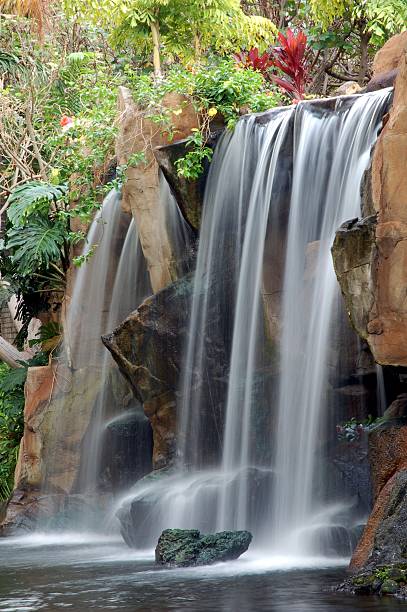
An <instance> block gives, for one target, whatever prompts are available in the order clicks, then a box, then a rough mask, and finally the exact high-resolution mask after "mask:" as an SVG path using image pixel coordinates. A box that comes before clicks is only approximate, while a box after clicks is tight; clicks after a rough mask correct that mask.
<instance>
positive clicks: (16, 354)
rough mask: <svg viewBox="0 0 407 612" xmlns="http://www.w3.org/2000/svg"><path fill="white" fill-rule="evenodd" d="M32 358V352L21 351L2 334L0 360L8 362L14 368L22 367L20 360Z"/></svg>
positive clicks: (0, 338) (0, 337)
mask: <svg viewBox="0 0 407 612" xmlns="http://www.w3.org/2000/svg"><path fill="white" fill-rule="evenodd" d="M31 358H32V354H31V353H28V352H26V351H24V352H21V351H19V350H17V349H16V348H15V346H13V345H12V344H10V342H7V340H5V339H4V338H3V337H2V336H0V360H1V361H4V362H5V363H7V364H8V365H9V366H10V367H12V368H21V367H22V366H21V364H20V363H18V362H19V361H28V359H31Z"/></svg>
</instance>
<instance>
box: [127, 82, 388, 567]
mask: <svg viewBox="0 0 407 612" xmlns="http://www.w3.org/2000/svg"><path fill="white" fill-rule="evenodd" d="M389 96H390V92H389V91H388V90H386V91H381V92H378V93H373V94H368V95H363V96H352V97H347V98H343V99H340V98H339V99H337V100H334V101H333V100H328V101H316V102H312V103H310V102H304V103H300V104H298V105H297V106H295V107H294V106H292V107H289V108H283V109H274V110H273V111H270V112H268V113H265V114H259V115H252V116H249V117H243V118H242V119H241V120H240V121H239V122H238V124H237V126H236V128H235V130H234V132H233V133H231V132H229V131H226V132H225V133H224V134H223V136H222V137H221V139H220V141H219V143H218V145H217V147H216V150H215V153H214V157H213V161H212V163H211V167H210V171H209V176H208V179H207V185H206V191H205V198H204V208H203V216H202V223H201V229H200V239H199V249H198V254H197V262H196V269H195V276H194V283H193V294H192V300H191V307H190V319H189V329H188V334H187V341H186V345H185V349H184V365H183V368H182V372H181V382H180V387H179V394H178V397H179V401H178V432H177V461H176V465H174V466H173V467H172V468H171V469H169V470H166V471H165V472H164V473H161V474H160V473H158V474H156V475H154V476H152V477H151V478H150V477H147V479H143V480H142V481H140V483H138V484H136V485H135V487H134V488H132V489H131V490H130V491H129V492H128V493H127V494H126V495H125V496H124V497H123V498H122V499H121V500H120V504H121V506H122V511H123V512H124V513H126V512H129V513H130V514H126V516H127V517H128V516H133V517H136V520H135V521H134V524H133V529H134V538H132V541H133V543H136V545H143V546H144V545H150V546H151V545H153V544H154V542H155V541H156V539H157V537H158V536H159V535H160V533H161V531H162V530H163V529H166V528H171V527H178V528H197V529H201V530H203V531H206V532H210V531H215V530H222V529H242V528H247V529H250V530H251V531H252V532H253V534H254V536H255V541H254V543H255V545H257V546H262V547H263V548H264V547H265V548H266V549H267V550H268V553H270V552H272V553H275V554H278V555H281V554H282V553H284V554H288V553H289V554H291V555H294V556H297V557H298V555H300V554H301V555H318V554H331V553H332V552H334V553H338V548H337V547H336V543H335V542H334V544H332V542H333V541H334V540H335V537H336V536H338V538H339V539H341V538H342V539H343V538H345V539H346V538H348V535H347V529H346V526H344V524H345V523H346V520H350V518H349V517H350V514H346V511H347V508H344V505H346V504H338V503H337V499H338V496H339V497H342V496H343V497H344V501H346V502H347V505H350V501H351V497H350V495H349V494H348V493H346V492H345V491H344V489H343V487H342V488H339V489H338V490H337V491H332V487H331V490H328V489H327V487H326V486H325V485H326V484H327V481H328V480H329V477H328V476H327V472H326V469H325V468H326V466H325V465H324V468H323V469H319V467H320V464H321V463H324V462H325V463H326V461H325V459H326V457H325V456H324V452H326V447H327V445H328V442H327V441H328V440H330V439H331V438H332V437H334V436H335V426H333V427H332V432H333V433H332V432H329V431H327V429H328V420H329V419H328V417H331V416H332V414H331V413H332V407H331V406H330V403H329V401H330V400H329V394H328V387H329V385H328V384H327V382H328V380H329V384H330V385H331V387H332V388H336V387H338V386H339V384H338V380H339V379H340V378H341V376H340V372H339V370H340V367H339V365H340V361H341V355H339V356H337V357H336V358H335V359H333V358H332V355H331V352H332V347H330V344H329V338H330V334H331V332H332V331H333V330H335V334H336V336H337V337H338V341H339V342H340V341H342V342H343V338H347V337H348V336H349V335H351V334H352V333H353V332H351V331H349V330H345V329H344V330H342V328H341V327H340V325H341V323H340V321H345V322H347V318H346V316H344V312H343V308H342V306H341V297H340V293H339V290H338V286H337V282H336V278H335V274H334V270H333V264H332V258H331V253H330V249H331V246H332V241H333V238H334V234H335V231H336V230H337V229H338V227H339V226H340V224H341V223H342V222H343V221H345V220H347V219H349V218H352V217H355V216H359V215H360V202H361V198H360V184H361V179H362V175H363V172H364V171H365V169H366V168H367V166H368V164H369V157H370V153H371V147H372V145H373V144H374V142H375V139H376V137H377V133H378V129H379V127H380V123H381V118H382V115H383V114H384V112H385V111H386V108H387V104H388V100H389ZM352 338H353V340H352V343H353V344H354V345H355V346H357V345H358V343H357V342H356V341H355V340H354V336H352ZM342 384H343V383H342ZM335 385H336V387H335ZM330 425H332V423H330ZM126 508H127V510H126ZM341 513H342V516H341V518H340V519H339V518H338V516H339V515H340V514H341ZM339 520H340V522H339ZM318 527H320V530H319V531H318V529H317V528H318ZM331 527H332V529H333V531H334V536H333V537H331V536H330V539H329V538H328V539H329V543H328V545H326V542H325V538H324V529H325V528H326V529H327V530H328V531H329V529H330V528H331ZM335 530H336V531H335ZM344 532H346V533H344ZM349 537H350V536H349ZM338 538H337V539H338ZM140 543H141V544H140ZM339 548H340V549H341V551H342V550H343V549H344V548H345V549H346V554H347V553H348V552H349V551H348V549H347V548H346V545H345V547H343V546H342V543H340V545H339Z"/></svg>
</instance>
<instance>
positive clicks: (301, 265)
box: [272, 91, 389, 555]
mask: <svg viewBox="0 0 407 612" xmlns="http://www.w3.org/2000/svg"><path fill="white" fill-rule="evenodd" d="M388 97H389V92H388V91H385V92H380V93H379V94H374V95H372V96H363V97H359V98H358V99H356V100H355V101H354V103H353V104H352V105H350V106H349V105H348V104H349V101H346V100H345V101H344V102H339V104H338V105H337V108H336V110H337V112H336V113H334V114H329V115H328V116H322V117H321V116H319V113H318V112H317V113H314V112H313V111H312V109H310V110H308V107H307V106H306V105H300V107H299V108H298V111H297V113H296V117H295V125H294V142H295V149H294V173H293V187H292V197H291V205H290V218H289V226H288V243H287V257H286V265H285V276H284V298H283V311H282V327H283V333H282V339H281V376H280V391H279V402H278V424H277V429H276V435H275V436H274V440H275V460H274V469H275V478H276V483H275V486H274V487H273V500H272V506H273V513H272V532H273V547H274V548H275V549H276V550H280V551H284V552H285V553H286V554H287V553H291V554H293V555H298V554H313V553H314V554H315V553H319V552H321V550H319V549H318V548H319V544H318V542H319V540H318V538H317V537H316V535H315V528H317V529H318V528H319V527H323V526H324V524H325V525H326V526H328V527H329V525H330V523H331V521H332V520H334V519H333V518H332V516H331V513H330V512H329V510H327V508H326V506H324V505H323V504H322V503H321V499H320V496H319V495H318V487H319V486H322V485H323V483H321V477H322V470H321V469H320V466H319V464H320V459H321V455H320V452H318V450H319V444H318V440H319V439H321V438H322V439H323V434H324V426H325V423H326V411H327V409H328V407H327V401H326V396H325V393H326V380H327V373H328V367H327V363H328V351H329V345H330V342H329V337H330V334H331V332H332V329H333V326H338V324H339V322H338V319H337V318H336V320H335V313H337V312H338V306H337V305H338V302H339V301H340V300H341V297H340V292H339V288H338V285H337V281H336V277H335V273H334V269H333V265H332V260H331V254H330V249H331V246H332V243H333V239H334V236H335V231H336V230H337V229H338V227H339V226H340V225H341V224H342V223H343V222H344V221H345V220H347V219H351V218H354V217H358V216H359V215H360V206H361V198H360V184H361V180H362V176H363V173H364V171H365V169H366V168H367V166H368V163H369V157H370V151H371V147H372V145H373V143H374V141H375V139H376V137H377V131H378V128H379V125H380V121H381V117H382V114H383V108H384V107H385V105H386V103H387V100H388ZM309 248H311V249H313V251H314V253H313V262H312V265H313V271H312V276H313V281H312V282H311V283H309V282H308V283H307V282H306V280H305V279H306V275H305V272H306V256H307V249H309Z"/></svg>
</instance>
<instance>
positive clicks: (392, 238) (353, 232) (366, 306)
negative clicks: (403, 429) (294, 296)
mask: <svg viewBox="0 0 407 612" xmlns="http://www.w3.org/2000/svg"><path fill="white" fill-rule="evenodd" d="M400 36H401V35H400ZM406 158H407V43H406V48H405V50H404V53H403V55H402V57H401V60H400V64H399V72H398V76H397V80H396V84H395V93H394V102H393V106H392V108H391V110H390V113H389V116H388V120H387V122H386V124H385V126H384V128H383V131H382V133H381V135H380V137H379V139H378V142H377V144H376V146H375V149H374V153H373V159H372V168H371V173H370V176H369V177H368V180H367V181H366V183H365V211H364V212H365V214H368V215H369V216H368V217H366V218H364V219H362V220H361V221H357V222H349V223H347V224H345V225H344V226H342V228H341V229H340V231H339V232H338V234H337V237H336V240H335V244H334V247H333V258H334V264H335V269H336V273H337V276H338V280H339V283H340V285H341V289H342V292H343V294H344V297H345V302H346V305H347V308H348V310H349V313H350V317H351V319H352V322H353V324H354V326H355V328H356V330H357V331H358V333H359V335H360V336H361V337H362V338H365V339H366V340H367V342H368V344H369V346H370V349H371V351H372V353H373V355H374V358H375V360H376V361H377V362H378V363H380V364H383V365H391V366H407V301H406V296H405V289H404V287H405V286H406V284H407V265H406V264H407V241H406V238H407V216H406V215H407V212H406V211H407V172H406V171H405V159H406Z"/></svg>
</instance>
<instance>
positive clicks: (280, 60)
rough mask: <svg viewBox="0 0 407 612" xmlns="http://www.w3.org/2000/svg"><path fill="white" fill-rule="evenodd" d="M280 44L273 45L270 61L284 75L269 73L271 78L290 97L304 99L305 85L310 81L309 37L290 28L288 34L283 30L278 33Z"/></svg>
mask: <svg viewBox="0 0 407 612" xmlns="http://www.w3.org/2000/svg"><path fill="white" fill-rule="evenodd" d="M278 41H279V43H280V46H278V47H273V48H272V49H271V51H270V63H271V65H272V66H273V67H275V68H278V69H279V70H281V71H282V72H283V73H284V75H285V76H284V77H280V76H277V75H276V74H274V73H269V75H268V76H269V78H270V79H271V80H272V81H274V82H275V83H276V84H277V85H279V86H280V87H281V88H283V89H284V90H285V91H286V92H287V93H288V94H289V95H290V97H292V98H294V99H295V100H302V99H303V98H304V93H305V85H306V83H307V82H308V79H309V75H308V67H307V58H306V51H307V37H306V35H305V34H304V32H301V31H299V32H298V33H297V35H295V34H294V32H293V31H292V30H290V28H288V30H287V35H286V36H284V34H282V33H281V32H280V33H279V35H278Z"/></svg>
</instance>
